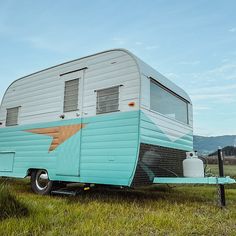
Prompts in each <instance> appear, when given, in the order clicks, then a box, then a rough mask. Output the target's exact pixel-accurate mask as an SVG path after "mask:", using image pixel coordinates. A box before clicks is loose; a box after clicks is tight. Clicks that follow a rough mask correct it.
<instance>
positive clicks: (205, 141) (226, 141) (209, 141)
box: [193, 135, 236, 155]
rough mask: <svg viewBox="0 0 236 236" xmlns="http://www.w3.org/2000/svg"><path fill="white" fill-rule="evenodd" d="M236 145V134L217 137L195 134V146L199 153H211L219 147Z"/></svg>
mask: <svg viewBox="0 0 236 236" xmlns="http://www.w3.org/2000/svg"><path fill="white" fill-rule="evenodd" d="M234 145H236V135H223V136H216V137H204V136H198V135H195V136H194V137H193V147H194V150H197V151H198V153H199V154H207V155H208V154H210V153H213V152H215V151H216V150H217V149H218V147H219V146H220V147H222V148H224V147H226V146H234Z"/></svg>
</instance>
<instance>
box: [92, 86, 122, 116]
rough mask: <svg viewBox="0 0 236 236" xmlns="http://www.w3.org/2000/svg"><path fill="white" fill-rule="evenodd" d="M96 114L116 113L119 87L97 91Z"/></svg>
mask: <svg viewBox="0 0 236 236" xmlns="http://www.w3.org/2000/svg"><path fill="white" fill-rule="evenodd" d="M96 92H97V108H96V113H97V114H102V113H108V112H114V111H118V108H119V86H116V87H111V88H106V89H101V90H97V91H96Z"/></svg>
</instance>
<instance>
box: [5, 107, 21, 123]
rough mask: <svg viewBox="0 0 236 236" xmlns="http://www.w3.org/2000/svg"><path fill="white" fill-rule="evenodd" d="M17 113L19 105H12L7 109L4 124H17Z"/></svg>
mask: <svg viewBox="0 0 236 236" xmlns="http://www.w3.org/2000/svg"><path fill="white" fill-rule="evenodd" d="M18 114H19V107H13V108H8V109H7V118H6V126H13V125H17V124H18Z"/></svg>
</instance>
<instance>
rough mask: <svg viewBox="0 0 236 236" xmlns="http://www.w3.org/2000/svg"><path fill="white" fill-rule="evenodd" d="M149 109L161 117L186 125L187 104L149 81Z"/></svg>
mask: <svg viewBox="0 0 236 236" xmlns="http://www.w3.org/2000/svg"><path fill="white" fill-rule="evenodd" d="M150 96H151V98H150V108H151V110H154V111H157V112H159V113H161V114H163V115H166V116H168V117H170V118H173V119H175V120H178V121H181V122H184V123H186V124H188V102H187V101H185V100H184V99H182V98H180V97H178V96H177V95H175V94H173V93H172V92H171V91H168V90H167V89H165V88H163V87H162V86H161V85H159V84H157V83H156V82H154V81H151V88H150Z"/></svg>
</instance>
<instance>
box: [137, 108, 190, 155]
mask: <svg viewBox="0 0 236 236" xmlns="http://www.w3.org/2000/svg"><path fill="white" fill-rule="evenodd" d="M140 139H141V142H142V143H147V144H154V145H159V146H163V147H170V148H176V149H181V150H186V151H190V150H192V148H193V137H192V128H190V127H188V126H186V125H184V124H181V123H179V122H176V121H173V120H171V119H169V118H167V117H164V116H163V115H161V114H157V113H154V112H151V111H145V110H142V112H141V120H140Z"/></svg>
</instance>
